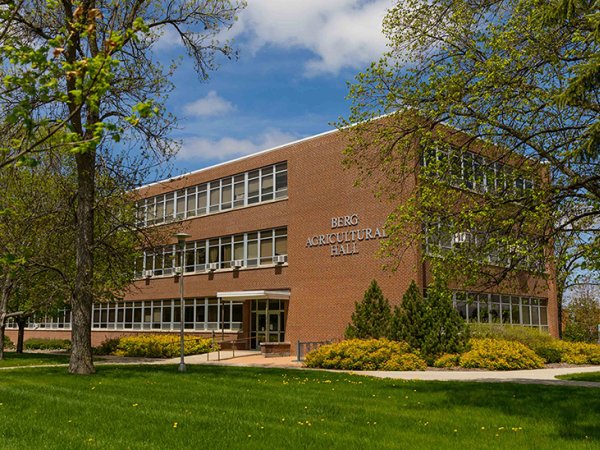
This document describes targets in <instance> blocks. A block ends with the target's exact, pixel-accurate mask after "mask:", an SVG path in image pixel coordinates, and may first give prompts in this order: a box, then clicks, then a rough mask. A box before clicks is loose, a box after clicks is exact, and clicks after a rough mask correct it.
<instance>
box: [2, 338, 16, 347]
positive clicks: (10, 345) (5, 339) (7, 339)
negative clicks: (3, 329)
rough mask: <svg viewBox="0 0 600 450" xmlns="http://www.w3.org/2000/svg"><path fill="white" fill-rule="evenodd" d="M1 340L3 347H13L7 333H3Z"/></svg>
mask: <svg viewBox="0 0 600 450" xmlns="http://www.w3.org/2000/svg"><path fill="white" fill-rule="evenodd" d="M3 341H4V348H13V347H14V344H13V341H11V340H10V338H9V337H8V336H7V335H4V338H3Z"/></svg>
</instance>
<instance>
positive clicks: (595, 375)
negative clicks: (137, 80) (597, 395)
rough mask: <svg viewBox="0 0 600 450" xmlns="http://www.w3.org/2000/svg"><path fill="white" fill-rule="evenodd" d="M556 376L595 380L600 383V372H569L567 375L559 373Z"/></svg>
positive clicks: (562, 378) (566, 378)
mask: <svg viewBox="0 0 600 450" xmlns="http://www.w3.org/2000/svg"><path fill="white" fill-rule="evenodd" d="M556 378H560V379H561V380H575V381H595V382H597V383H600V372H585V373H571V374H568V375H560V376H558V377H556Z"/></svg>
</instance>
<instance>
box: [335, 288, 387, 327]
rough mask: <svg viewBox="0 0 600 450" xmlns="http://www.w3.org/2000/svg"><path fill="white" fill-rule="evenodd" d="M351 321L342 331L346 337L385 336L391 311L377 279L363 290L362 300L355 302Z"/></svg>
mask: <svg viewBox="0 0 600 450" xmlns="http://www.w3.org/2000/svg"><path fill="white" fill-rule="evenodd" d="M354 309H355V311H354V312H353V313H352V322H351V323H350V324H349V325H348V327H347V328H346V332H345V333H344V335H345V337H346V339H378V338H382V337H387V335H388V332H389V327H390V320H391V317H392V312H391V308H390V303H389V301H388V300H387V299H386V298H385V297H384V296H383V292H381V289H380V287H379V285H378V284H377V281H375V280H373V281H371V285H370V286H369V288H368V289H367V290H366V291H365V293H364V296H363V300H362V301H361V302H356V303H355V308H354Z"/></svg>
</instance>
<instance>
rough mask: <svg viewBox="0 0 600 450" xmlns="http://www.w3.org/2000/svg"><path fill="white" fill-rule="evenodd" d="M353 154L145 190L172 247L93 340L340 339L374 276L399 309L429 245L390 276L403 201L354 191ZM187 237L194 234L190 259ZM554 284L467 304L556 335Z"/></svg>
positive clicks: (264, 158) (278, 153)
mask: <svg viewBox="0 0 600 450" xmlns="http://www.w3.org/2000/svg"><path fill="white" fill-rule="evenodd" d="M345 146H346V141H345V137H344V135H343V133H341V132H339V131H337V130H334V131H330V132H327V133H323V134H320V135H317V136H314V137H310V138H307V139H303V140H300V141H297V142H294V143H290V144H287V145H283V146H280V147H276V148H273V149H269V150H265V151H263V152H260V153H257V154H254V155H250V156H246V157H243V158H239V159H236V160H233V161H230V162H227V163H223V164H219V165H217V166H214V167H210V168H207V169H202V170H198V171H196V172H192V173H189V174H187V175H184V176H181V177H178V178H174V179H171V180H165V181H163V182H159V183H154V184H151V185H148V186H144V187H142V188H140V189H139V191H138V194H139V201H138V203H137V206H138V220H139V224H140V225H141V226H143V227H160V228H161V229H164V230H167V232H166V234H165V236H167V238H166V239H165V245H164V246H160V247H157V248H152V249H146V250H145V251H144V254H143V256H142V257H140V258H139V259H138V261H137V263H136V267H135V273H136V279H137V281H136V282H135V283H134V285H133V286H132V287H131V289H130V290H129V292H128V294H127V296H126V298H125V299H124V300H123V301H122V302H117V303H110V304H96V305H94V312H93V344H94V345H97V344H99V343H100V342H102V341H103V340H105V339H106V338H109V337H114V336H117V335H124V334H129V333H140V332H149V331H154V332H177V331H178V330H179V327H180V321H181V319H182V318H183V320H184V327H185V329H186V332H188V333H190V334H197V335H212V334H213V333H218V334H220V335H221V336H222V337H223V338H225V339H230V340H234V339H239V341H240V342H244V343H245V345H246V346H247V347H250V348H256V347H258V346H259V344H260V343H261V342H284V341H285V342H291V343H295V342H296V341H321V340H327V339H335V338H341V337H342V336H343V333H344V330H345V328H346V326H347V325H348V323H349V321H350V318H351V314H352V312H353V311H354V308H355V302H357V301H360V300H361V299H362V295H363V293H364V291H365V290H366V289H367V287H368V286H369V283H370V282H371V280H373V279H376V280H377V281H378V283H379V285H380V287H381V288H382V290H383V292H384V295H385V296H386V297H387V298H389V300H390V303H391V304H392V305H394V304H399V303H400V301H401V298H402V295H403V294H404V292H405V291H406V289H407V288H408V286H409V284H410V283H411V281H413V280H414V281H415V282H416V283H417V285H419V286H420V287H421V288H424V287H425V286H424V284H426V283H427V279H428V274H427V273H426V267H425V266H424V264H423V263H421V262H420V261H421V251H423V250H422V249H420V248H416V247H415V248H409V249H408V250H407V251H406V252H405V253H404V255H403V258H402V261H401V263H400V265H399V267H398V269H397V270H396V271H394V272H389V271H384V270H383V269H382V266H383V261H382V260H381V259H380V258H379V257H378V256H377V253H378V249H379V247H380V244H381V242H382V240H384V239H386V234H385V229H384V222H385V220H386V217H387V215H388V214H389V212H390V211H391V209H392V205H391V204H389V203H388V204H386V203H385V202H382V201H380V200H377V199H375V198H374V196H373V194H372V192H371V191H370V190H369V189H368V188H360V187H356V186H355V181H356V179H357V176H358V175H357V173H356V172H355V171H353V170H350V169H343V168H342V150H343V149H344V147H345ZM398 201H402V199H399V200H398ZM177 232H178V233H186V234H188V235H189V237H188V238H187V240H186V243H185V247H184V249H183V253H181V252H180V248H179V246H178V244H177V239H176V238H175V237H174V236H173V234H174V233H177ZM436 245H438V244H436ZM180 276H183V279H184V298H185V307H184V311H183V312H182V311H181V308H180V300H179V277H180ZM551 286H552V285H551V284H550V287H549V285H548V283H547V282H545V281H543V280H540V281H539V282H536V283H529V285H528V286H527V287H521V288H520V290H518V291H514V290H510V289H509V290H504V291H503V290H500V289H498V290H496V291H493V292H464V291H463V290H461V289H457V291H456V292H455V294H454V296H455V306H456V307H457V308H458V309H459V311H460V312H461V314H462V315H463V317H465V318H466V319H467V320H468V321H471V322H473V321H475V322H500V323H504V324H508V325H523V326H530V327H536V328H539V329H542V330H548V331H549V332H550V333H551V334H554V335H556V334H557V307H556V305H557V304H556V292H555V291H554V289H552V288H551ZM69 327H70V318H69V314H68V312H67V311H65V312H64V313H63V314H62V315H59V316H58V317H54V318H51V319H41V318H37V319H36V320H35V321H33V322H32V323H31V324H30V328H29V330H28V331H27V335H26V337H27V336H32V335H33V334H35V335H36V336H57V335H60V334H64V337H68V329H69ZM34 329H35V330H34ZM11 333H14V331H10V330H9V335H10V334H11ZM12 337H13V336H11V338H12ZM293 347H294V345H292V348H293Z"/></svg>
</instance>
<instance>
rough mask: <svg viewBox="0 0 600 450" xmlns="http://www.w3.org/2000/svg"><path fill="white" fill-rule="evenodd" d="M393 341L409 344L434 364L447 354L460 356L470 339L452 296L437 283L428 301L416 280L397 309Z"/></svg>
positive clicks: (391, 333)
mask: <svg viewBox="0 0 600 450" xmlns="http://www.w3.org/2000/svg"><path fill="white" fill-rule="evenodd" d="M390 338H391V339H393V340H396V341H404V342H407V343H408V344H409V345H410V346H411V348H413V349H414V350H418V351H419V352H420V353H421V355H422V356H423V357H424V358H425V359H426V360H428V361H429V362H430V363H432V362H433V361H434V360H435V358H437V357H438V356H440V355H442V354H444V353H459V352H460V351H462V350H463V349H464V347H465V345H466V343H467V340H468V330H467V324H466V323H465V321H464V320H463V318H462V317H460V314H459V313H458V311H456V309H454V307H453V306H452V293H451V292H450V291H449V290H448V288H447V287H445V286H444V285H443V284H442V283H440V282H437V283H435V284H434V285H433V286H432V287H430V288H429V289H428V290H427V297H426V298H424V297H423V296H422V295H421V293H420V292H419V288H418V287H417V285H416V284H415V282H414V281H413V282H412V283H411V284H410V286H409V287H408V290H407V291H406V293H405V294H404V296H403V297H402V304H401V305H400V307H395V308H394V315H393V318H392V325H391V329H390Z"/></svg>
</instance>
